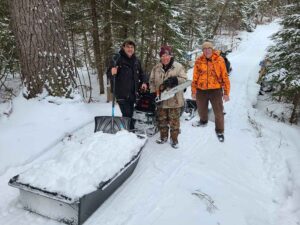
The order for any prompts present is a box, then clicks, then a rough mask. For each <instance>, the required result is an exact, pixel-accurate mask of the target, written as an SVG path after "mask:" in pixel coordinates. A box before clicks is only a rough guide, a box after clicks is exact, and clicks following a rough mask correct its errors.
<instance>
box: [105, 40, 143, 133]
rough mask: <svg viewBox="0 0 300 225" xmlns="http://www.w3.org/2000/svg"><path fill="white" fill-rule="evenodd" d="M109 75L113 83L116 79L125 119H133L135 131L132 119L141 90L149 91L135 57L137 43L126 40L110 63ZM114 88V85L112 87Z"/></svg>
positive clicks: (117, 92) (116, 93)
mask: <svg viewBox="0 0 300 225" xmlns="http://www.w3.org/2000/svg"><path fill="white" fill-rule="evenodd" d="M107 75H108V77H109V78H110V80H111V82H112V80H113V76H116V77H115V82H116V83H115V96H116V100H117V102H118V104H119V107H120V110H121V112H122V116H123V117H129V118H131V124H130V129H131V130H132V129H134V121H133V119H132V116H133V110H134V103H135V101H136V95H137V92H138V89H139V85H140V83H142V85H141V88H142V89H147V84H146V76H145V74H144V72H143V69H142V66H141V63H140V61H139V60H138V59H137V57H136V56H135V43H134V41H132V40H130V39H126V40H125V41H124V42H123V44H122V46H121V49H120V51H119V54H118V55H117V56H115V57H114V59H113V60H112V62H111V63H110V65H109V67H108V70H107ZM111 87H112V88H113V85H111Z"/></svg>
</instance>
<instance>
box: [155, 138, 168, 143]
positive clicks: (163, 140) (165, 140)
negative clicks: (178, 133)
mask: <svg viewBox="0 0 300 225" xmlns="http://www.w3.org/2000/svg"><path fill="white" fill-rule="evenodd" d="M167 141H168V138H158V139H157V140H156V141H155V142H156V143H157V144H164V143H166V142H167Z"/></svg>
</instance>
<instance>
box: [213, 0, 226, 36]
mask: <svg viewBox="0 0 300 225" xmlns="http://www.w3.org/2000/svg"><path fill="white" fill-rule="evenodd" d="M228 3H229V0H226V1H225V3H224V6H223V8H222V11H221V13H220V15H219V17H218V20H217V23H216V25H215V27H214V29H213V32H212V34H213V36H215V35H216V34H217V30H218V28H219V27H220V24H221V23H222V19H223V15H224V13H225V11H226V9H227V6H228Z"/></svg>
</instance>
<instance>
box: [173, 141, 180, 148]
mask: <svg viewBox="0 0 300 225" xmlns="http://www.w3.org/2000/svg"><path fill="white" fill-rule="evenodd" d="M171 147H172V148H175V149H178V148H179V144H178V141H177V142H175V141H172V140H171Z"/></svg>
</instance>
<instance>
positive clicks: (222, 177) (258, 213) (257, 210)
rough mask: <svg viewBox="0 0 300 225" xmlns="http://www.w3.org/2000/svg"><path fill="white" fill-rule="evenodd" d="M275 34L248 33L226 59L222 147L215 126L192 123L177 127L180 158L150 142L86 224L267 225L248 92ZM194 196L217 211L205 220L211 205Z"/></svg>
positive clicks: (265, 186) (268, 29) (268, 206)
mask: <svg viewBox="0 0 300 225" xmlns="http://www.w3.org/2000/svg"><path fill="white" fill-rule="evenodd" d="M277 28H278V25H277V24H271V25H266V26H259V27H258V29H257V30H256V31H255V32H254V33H250V34H249V33H245V36H244V37H243V42H242V44H241V45H240V46H239V49H237V51H236V52H234V53H232V55H230V60H231V62H232V64H233V67H234V70H233V72H232V74H231V81H232V91H231V101H230V102H229V103H226V106H225V107H226V112H227V114H226V141H225V143H223V144H222V143H219V142H218V141H217V139H216V137H215V133H214V124H213V123H210V124H209V126H208V127H206V128H194V127H192V126H191V123H192V121H189V122H185V121H182V134H180V146H181V148H180V150H173V149H172V148H171V147H170V146H169V145H167V144H165V145H163V146H160V145H157V144H155V143H154V140H155V138H152V139H150V140H149V143H148V144H147V147H146V148H145V150H144V152H143V155H142V157H141V160H140V163H139V165H138V167H137V169H136V171H135V173H134V174H133V176H132V177H131V178H130V179H129V180H128V181H127V182H126V185H124V186H123V187H122V188H121V189H119V190H118V192H117V193H116V194H115V195H114V196H113V197H112V198H110V199H109V200H108V201H107V202H106V203H105V204H104V205H103V206H102V207H101V210H98V211H97V212H96V213H95V215H93V217H91V218H90V220H88V221H87V222H86V224H88V225H94V224H99V223H100V224H114V225H115V224H130V225H135V224H136V225H138V224H145V225H149V224H156V225H158V224H161V225H166V224H172V225H173V224H178V225H179V224H184V223H185V224H189V225H191V224H195V225H196V224H197V225H199V224H205V225H209V224H228V225H232V224H239V225H243V224H245V225H246V224H247V225H248V224H253V225H267V224H270V220H269V218H270V217H271V215H272V212H273V211H272V209H273V203H272V196H271V193H272V192H271V188H272V187H271V186H270V184H271V183H269V179H268V177H267V175H266V174H264V173H263V172H264V167H263V166H264V165H263V162H262V159H261V155H260V153H259V151H258V150H259V148H258V147H257V143H256V142H257V140H256V139H257V136H256V131H255V129H253V128H252V127H251V125H250V123H249V121H248V110H249V108H250V109H251V108H252V106H251V101H250V100H249V99H248V85H250V84H249V82H250V81H253V80H255V79H256V77H257V75H258V71H259V61H260V60H261V59H262V58H263V57H264V54H265V49H266V48H267V46H268V45H269V44H270V41H268V37H269V36H270V35H271V34H272V33H273V32H274V30H276V29H277ZM253 58H254V59H253ZM191 72H192V71H190V73H191ZM237 138H238V139H237ZM241 143H245V145H241ZM236 145H241V146H239V148H237V147H236ZM196 190H201V192H203V193H206V194H208V195H209V196H211V197H212V199H213V200H214V201H215V205H216V207H217V208H218V210H216V211H215V212H212V213H210V212H208V211H209V210H207V208H209V206H210V205H209V202H208V201H206V200H201V199H199V198H197V197H196V196H195V195H192V193H193V192H196ZM241 202H242V204H241ZM201 221H202V222H201Z"/></svg>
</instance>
